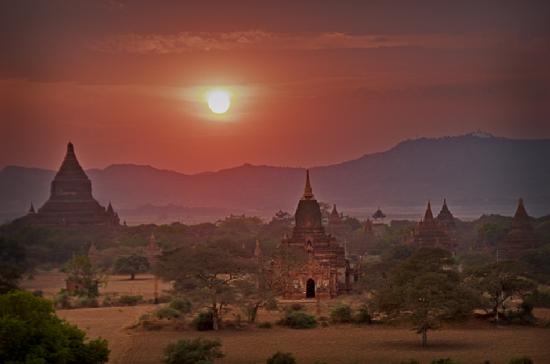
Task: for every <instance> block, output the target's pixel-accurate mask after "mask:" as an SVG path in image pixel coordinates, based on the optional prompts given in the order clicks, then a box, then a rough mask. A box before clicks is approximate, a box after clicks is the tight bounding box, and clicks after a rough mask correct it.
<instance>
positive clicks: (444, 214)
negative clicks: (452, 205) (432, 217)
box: [437, 198, 455, 228]
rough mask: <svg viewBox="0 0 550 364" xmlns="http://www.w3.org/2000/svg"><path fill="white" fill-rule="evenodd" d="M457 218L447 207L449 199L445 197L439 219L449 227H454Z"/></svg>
mask: <svg viewBox="0 0 550 364" xmlns="http://www.w3.org/2000/svg"><path fill="white" fill-rule="evenodd" d="M454 220H455V218H454V216H453V214H452V213H451V211H450V210H449V208H448V207H447V199H445V198H444V199H443V206H441V211H439V214H438V215H437V221H438V222H439V223H440V224H442V225H444V226H445V227H447V228H453V227H454V226H455V221H454Z"/></svg>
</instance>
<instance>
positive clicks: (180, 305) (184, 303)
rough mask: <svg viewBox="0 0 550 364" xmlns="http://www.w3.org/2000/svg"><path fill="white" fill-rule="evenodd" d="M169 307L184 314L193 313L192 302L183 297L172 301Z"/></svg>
mask: <svg viewBox="0 0 550 364" xmlns="http://www.w3.org/2000/svg"><path fill="white" fill-rule="evenodd" d="M169 307H170V308H173V309H174V310H178V311H179V312H182V313H189V312H191V301H189V300H188V299H187V298H183V297H174V298H173V299H172V300H171V301H170V304H169Z"/></svg>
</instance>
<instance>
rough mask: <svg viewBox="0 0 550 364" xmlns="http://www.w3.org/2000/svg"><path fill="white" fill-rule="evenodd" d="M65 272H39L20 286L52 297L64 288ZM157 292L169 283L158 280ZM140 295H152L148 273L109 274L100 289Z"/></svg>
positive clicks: (151, 282) (152, 290)
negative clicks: (132, 275) (132, 277)
mask: <svg viewBox="0 0 550 364" xmlns="http://www.w3.org/2000/svg"><path fill="white" fill-rule="evenodd" d="M65 278H66V274H65V273H62V272H59V271H56V270H54V271H50V272H39V273H38V274H36V275H35V276H34V278H33V279H26V280H24V281H22V282H21V288H24V289H26V290H29V291H34V290H41V291H42V292H43V294H44V297H47V298H52V297H53V296H55V295H56V294H57V293H58V292H59V290H60V289H61V288H65ZM158 284H159V286H158V289H159V294H160V293H161V292H162V291H163V290H169V289H170V288H171V286H170V284H169V283H166V282H162V281H159V282H158ZM107 293H109V294H113V293H118V294H119V295H142V296H143V298H144V299H151V298H153V296H154V279H153V276H152V275H150V274H138V275H137V276H136V279H134V280H130V279H129V276H128V275H109V277H108V282H107V286H106V287H102V288H101V289H100V294H102V295H104V294H107Z"/></svg>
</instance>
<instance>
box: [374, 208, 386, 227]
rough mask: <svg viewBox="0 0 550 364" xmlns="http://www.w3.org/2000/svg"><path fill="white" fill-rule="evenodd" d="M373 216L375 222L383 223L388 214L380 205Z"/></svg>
mask: <svg viewBox="0 0 550 364" xmlns="http://www.w3.org/2000/svg"><path fill="white" fill-rule="evenodd" d="M372 218H373V219H374V223H375V224H382V223H384V219H385V218H386V214H385V213H383V212H382V210H381V209H380V207H378V209H377V210H376V211H375V212H374V214H372Z"/></svg>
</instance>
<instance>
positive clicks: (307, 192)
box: [302, 169, 314, 200]
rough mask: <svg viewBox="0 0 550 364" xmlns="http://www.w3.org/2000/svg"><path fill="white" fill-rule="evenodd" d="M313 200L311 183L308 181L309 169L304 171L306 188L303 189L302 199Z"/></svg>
mask: <svg viewBox="0 0 550 364" xmlns="http://www.w3.org/2000/svg"><path fill="white" fill-rule="evenodd" d="M313 198H314V197H313V189H312V188H311V183H310V181H309V169H306V186H305V188H304V196H303V197H302V199H304V200H311V199H313Z"/></svg>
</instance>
